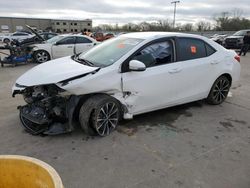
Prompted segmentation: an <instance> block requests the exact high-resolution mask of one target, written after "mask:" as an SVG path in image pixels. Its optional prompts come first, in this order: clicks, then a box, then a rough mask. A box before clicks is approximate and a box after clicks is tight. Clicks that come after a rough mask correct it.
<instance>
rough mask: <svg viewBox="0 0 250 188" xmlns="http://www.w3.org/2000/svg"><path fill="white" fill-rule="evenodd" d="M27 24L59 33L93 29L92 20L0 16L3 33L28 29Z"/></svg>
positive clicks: (0, 26)
mask: <svg viewBox="0 0 250 188" xmlns="http://www.w3.org/2000/svg"><path fill="white" fill-rule="evenodd" d="M25 25H29V26H31V27H32V28H34V29H36V30H43V31H54V32H57V33H80V32H81V31H82V30H84V29H90V30H91V29H92V20H90V19H86V20H59V19H58V20H56V19H40V18H15V17H0V32H1V33H13V32H15V31H21V30H26V28H25Z"/></svg>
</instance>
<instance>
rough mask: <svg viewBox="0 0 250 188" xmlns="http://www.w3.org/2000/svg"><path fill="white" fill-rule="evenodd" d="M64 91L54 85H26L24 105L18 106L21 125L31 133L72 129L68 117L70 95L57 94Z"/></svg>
mask: <svg viewBox="0 0 250 188" xmlns="http://www.w3.org/2000/svg"><path fill="white" fill-rule="evenodd" d="M62 92H64V90H62V89H61V88H59V87H57V86H56V85H53V84H52V85H45V86H35V87H28V88H26V89H25V90H23V91H22V92H21V93H20V94H22V95H23V97H24V100H25V102H26V103H27V104H26V105H24V106H20V107H18V109H19V110H20V119H21V122H22V125H23V126H24V127H25V128H26V130H27V131H28V132H30V133H31V134H35V135H37V134H42V133H43V134H48V135H55V134H61V133H66V132H70V131H72V126H69V124H68V119H69V113H67V111H68V109H69V108H70V105H69V104H70V101H71V100H70V96H63V95H59V93H62Z"/></svg>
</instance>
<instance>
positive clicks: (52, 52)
mask: <svg viewBox="0 0 250 188" xmlns="http://www.w3.org/2000/svg"><path fill="white" fill-rule="evenodd" d="M97 43H98V42H97V41H96V40H95V39H93V38H91V37H88V36H83V35H59V36H55V37H53V38H51V39H49V40H47V41H46V42H45V43H42V44H36V45H33V46H32V47H33V49H32V52H33V57H34V60H35V61H36V62H37V63H44V62H46V61H49V60H51V59H56V58H60V57H65V56H70V55H74V54H79V53H82V52H85V51H87V50H89V49H90V48H92V47H93V46H95V45H96V44H97Z"/></svg>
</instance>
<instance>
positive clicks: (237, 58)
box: [234, 55, 240, 63]
mask: <svg viewBox="0 0 250 188" xmlns="http://www.w3.org/2000/svg"><path fill="white" fill-rule="evenodd" d="M234 59H236V60H237V61H238V62H239V63H240V56H239V55H236V56H235V57H234Z"/></svg>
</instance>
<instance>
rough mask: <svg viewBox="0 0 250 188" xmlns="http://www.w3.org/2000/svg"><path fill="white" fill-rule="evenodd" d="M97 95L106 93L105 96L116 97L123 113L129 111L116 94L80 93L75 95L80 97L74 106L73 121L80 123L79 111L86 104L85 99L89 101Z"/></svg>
mask: <svg viewBox="0 0 250 188" xmlns="http://www.w3.org/2000/svg"><path fill="white" fill-rule="evenodd" d="M96 95H104V96H109V97H112V98H113V99H115V100H116V101H117V102H118V103H119V105H120V109H121V115H123V114H124V112H126V111H127V109H126V106H125V105H124V104H123V103H122V102H121V101H120V100H119V99H118V98H117V97H115V96H114V95H112V94H107V93H91V94H86V95H78V96H75V97H77V98H78V102H77V104H76V105H75V107H74V112H73V116H72V118H73V121H74V122H76V124H79V112H80V109H81V106H82V105H83V104H84V102H85V101H87V100H88V99H89V98H91V97H93V96H96Z"/></svg>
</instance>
